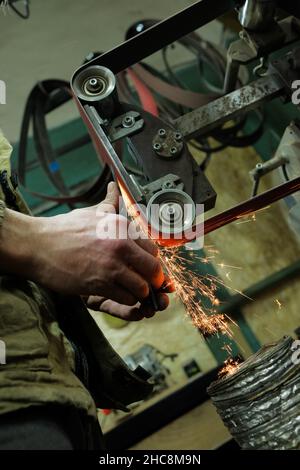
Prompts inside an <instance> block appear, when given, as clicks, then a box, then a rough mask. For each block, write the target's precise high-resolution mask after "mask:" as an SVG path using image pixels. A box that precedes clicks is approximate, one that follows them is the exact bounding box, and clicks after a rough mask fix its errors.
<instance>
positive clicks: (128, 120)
mask: <svg viewBox="0 0 300 470" xmlns="http://www.w3.org/2000/svg"><path fill="white" fill-rule="evenodd" d="M134 124H135V119H134V117H133V116H125V117H124V119H123V121H122V125H123V127H132V126H134Z"/></svg>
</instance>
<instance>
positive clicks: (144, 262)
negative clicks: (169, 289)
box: [124, 241, 165, 289]
mask: <svg viewBox="0 0 300 470" xmlns="http://www.w3.org/2000/svg"><path fill="white" fill-rule="evenodd" d="M124 256H125V257H126V261H127V262H128V264H129V266H131V267H132V269H133V270H134V271H136V272H138V273H139V274H141V275H142V277H143V278H144V279H145V280H146V281H148V283H149V284H151V285H152V286H153V287H154V288H155V289H159V288H160V287H161V285H162V284H163V282H164V279H165V276H164V273H163V270H162V267H161V264H160V262H159V259H158V258H155V257H154V256H152V255H150V254H149V253H148V252H147V251H145V250H144V249H143V248H141V247H140V246H139V245H138V244H137V243H135V242H134V241H132V243H129V244H128V250H127V253H126V254H124Z"/></svg>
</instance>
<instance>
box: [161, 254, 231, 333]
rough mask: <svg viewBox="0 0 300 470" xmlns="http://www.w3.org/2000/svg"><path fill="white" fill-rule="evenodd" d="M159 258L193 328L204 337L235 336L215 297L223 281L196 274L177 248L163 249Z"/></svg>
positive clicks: (208, 275) (210, 276) (209, 275)
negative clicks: (215, 335) (218, 310)
mask: <svg viewBox="0 0 300 470" xmlns="http://www.w3.org/2000/svg"><path fill="white" fill-rule="evenodd" d="M195 256H196V255H194V257H195ZM160 257H161V260H162V263H163V265H164V267H165V270H166V272H167V274H168V276H169V277H170V278H171V279H172V281H173V284H174V288H175V293H176V294H177V296H178V297H179V298H180V299H181V301H182V303H183V304H184V306H185V309H186V314H187V316H188V317H189V318H190V319H191V321H192V323H193V325H194V326H195V327H196V328H198V329H199V330H200V331H201V332H202V333H203V335H214V334H218V333H221V334H224V335H227V336H229V337H232V332H231V329H230V327H229V318H228V317H227V316H226V315H224V314H220V313H218V312H217V307H218V306H219V305H220V300H219V299H218V298H217V295H216V294H217V288H218V283H220V281H219V280H218V279H217V278H216V277H215V276H213V275H211V274H206V275H202V274H195V273H194V272H193V271H192V269H190V266H189V265H190V262H191V260H188V259H186V258H184V257H182V256H181V255H180V253H179V252H178V249H174V248H163V249H161V251H160ZM202 259H203V258H202ZM200 260H201V258H200ZM193 261H194V260H193ZM199 295H200V296H201V297H202V300H201V299H200V298H199ZM204 300H205V304H206V305H205V306H204V302H203V301H204Z"/></svg>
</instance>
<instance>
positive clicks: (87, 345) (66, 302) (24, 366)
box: [0, 131, 152, 417]
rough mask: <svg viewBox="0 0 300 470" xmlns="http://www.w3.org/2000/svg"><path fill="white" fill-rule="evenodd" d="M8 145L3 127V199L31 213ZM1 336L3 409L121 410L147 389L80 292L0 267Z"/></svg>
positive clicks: (0, 144)
mask: <svg viewBox="0 0 300 470" xmlns="http://www.w3.org/2000/svg"><path fill="white" fill-rule="evenodd" d="M11 152H12V148H11V146H10V144H9V143H8V142H7V140H6V139H5V138H4V136H3V135H2V133H1V131H0V199H1V200H2V201H4V202H5V203H6V206H7V207H9V208H11V209H13V210H17V211H21V212H23V213H27V214H29V210H28V207H27V206H26V204H25V202H24V200H23V199H22V197H21V195H20V193H19V191H18V189H17V184H16V179H15V178H14V177H13V175H12V173H11V167H10V156H11ZM0 230H1V228H0ZM58 243H59V241H58ZM0 269H1V268H0ZM0 340H2V341H3V342H4V343H1V344H5V350H6V363H5V364H3V363H2V364H1V363H0V414H3V413H8V412H12V411H15V410H18V409H22V408H26V407H29V406H41V405H44V404H59V405H64V406H71V407H75V408H77V409H80V410H82V412H84V413H85V414H87V415H88V416H92V417H96V407H99V408H116V409H122V410H126V409H127V405H129V404H130V403H133V402H136V401H139V400H141V399H143V398H145V397H146V396H147V395H148V394H149V393H150V392H151V390H152V387H151V386H150V385H149V383H148V382H147V380H146V377H145V375H143V374H144V372H143V370H140V369H139V370H137V371H136V372H133V371H131V370H130V369H129V368H128V367H127V366H126V364H125V363H124V362H123V361H122V359H121V358H120V357H119V356H118V354H117V353H116V352H115V351H114V350H113V349H112V347H111V346H110V344H109V343H108V341H107V340H106V338H105V337H104V335H103V334H102V332H101V331H100V329H99V327H98V326H97V324H96V323H95V321H94V320H93V318H92V317H91V315H90V314H89V312H88V310H87V308H86V307H85V304H84V303H83V301H82V299H81V298H80V297H69V296H62V295H59V294H56V293H53V292H50V291H49V290H46V289H44V288H42V287H41V286H39V285H38V284H36V283H35V282H32V281H31V280H27V279H24V278H21V277H18V276H16V275H12V274H8V273H6V272H0ZM2 362H3V361H2ZM141 372H142V374H141Z"/></svg>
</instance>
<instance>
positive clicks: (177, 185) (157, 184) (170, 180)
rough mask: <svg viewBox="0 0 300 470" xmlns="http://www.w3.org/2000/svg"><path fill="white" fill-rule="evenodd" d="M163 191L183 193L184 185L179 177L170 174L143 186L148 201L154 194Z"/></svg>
mask: <svg viewBox="0 0 300 470" xmlns="http://www.w3.org/2000/svg"><path fill="white" fill-rule="evenodd" d="M162 189H180V190H182V191H183V189H184V184H183V183H182V181H181V179H180V177H179V176H177V175H173V174H169V175H165V176H163V177H162V178H159V179H157V180H155V181H152V182H151V183H149V184H146V185H145V186H142V191H143V193H144V195H145V198H146V200H147V201H148V200H149V199H150V198H151V197H152V196H153V194H155V193H157V192H158V191H161V190H162Z"/></svg>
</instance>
